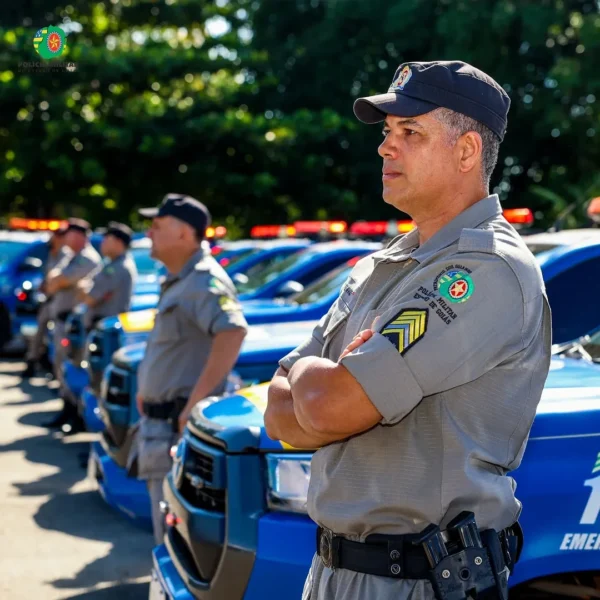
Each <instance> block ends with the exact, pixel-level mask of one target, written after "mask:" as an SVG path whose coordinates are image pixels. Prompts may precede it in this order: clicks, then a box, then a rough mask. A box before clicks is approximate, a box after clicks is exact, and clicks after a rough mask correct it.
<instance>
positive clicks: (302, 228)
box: [294, 221, 348, 233]
mask: <svg viewBox="0 0 600 600" xmlns="http://www.w3.org/2000/svg"><path fill="white" fill-rule="evenodd" d="M294 227H295V228H296V233H344V232H346V231H347V229H348V223H346V221H296V222H295V223H294Z"/></svg>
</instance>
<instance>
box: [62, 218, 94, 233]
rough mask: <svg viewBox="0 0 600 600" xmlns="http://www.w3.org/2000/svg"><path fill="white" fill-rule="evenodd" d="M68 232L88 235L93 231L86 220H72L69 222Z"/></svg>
mask: <svg viewBox="0 0 600 600" xmlns="http://www.w3.org/2000/svg"><path fill="white" fill-rule="evenodd" d="M66 231H79V232H80V233H85V234H88V233H90V232H91V231H92V226H91V225H90V224H89V223H88V222H87V221H85V220H84V219H76V218H71V219H69V220H68V225H67V230H66ZM65 233H66V232H65Z"/></svg>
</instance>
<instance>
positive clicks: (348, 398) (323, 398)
mask: <svg viewBox="0 0 600 600" xmlns="http://www.w3.org/2000/svg"><path fill="white" fill-rule="evenodd" d="M371 336H372V332H371V331H370V330H367V331H363V332H361V333H359V334H358V335H357V336H356V337H355V338H354V340H352V342H351V343H350V344H349V345H348V347H347V348H346V349H345V350H344V352H343V353H342V354H341V356H340V358H339V361H341V360H342V359H343V358H344V357H345V356H346V355H347V354H349V353H350V352H352V351H353V350H355V349H356V348H358V347H359V346H360V345H362V344H363V343H364V342H365V341H367V340H368V339H369V338H370V337H371ZM339 361H338V362H337V363H336V362H333V361H331V360H328V359H325V358H319V357H316V356H308V357H305V358H301V359H299V360H298V361H297V362H296V363H295V364H294V366H293V367H292V368H291V369H290V370H289V371H286V370H285V369H284V368H283V367H279V369H278V370H277V372H276V373H275V376H274V377H273V379H272V381H271V385H270V386H269V396H268V405H267V410H266V412H265V428H266V430H267V434H268V435H269V437H270V438H272V439H278V440H281V441H284V442H287V443H288V444H290V445H292V446H294V447H296V448H320V447H321V446H325V445H327V444H331V443H333V442H337V441H339V440H344V439H347V438H349V437H350V436H352V435H356V434H359V433H362V432H363V431H366V430H368V429H371V428H372V427H374V426H375V425H376V424H377V423H379V421H381V418H382V416H381V414H380V413H379V411H378V410H377V409H376V408H375V406H374V405H373V404H372V402H371V401H370V400H369V398H368V396H367V395H366V394H365V392H364V390H363V388H362V387H361V386H360V384H359V383H358V381H357V380H356V379H355V378H354V377H353V376H352V375H351V374H350V372H349V371H348V370H347V369H346V368H345V367H344V366H343V365H341V364H340V362H339Z"/></svg>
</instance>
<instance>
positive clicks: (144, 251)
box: [131, 248, 161, 275]
mask: <svg viewBox="0 0 600 600" xmlns="http://www.w3.org/2000/svg"><path fill="white" fill-rule="evenodd" d="M131 255H132V257H133V260H134V261H135V266H136V267H137V272H138V275H154V274H156V273H158V271H159V269H160V267H161V263H160V262H159V261H157V260H154V259H153V258H152V257H151V256H150V248H132V249H131Z"/></svg>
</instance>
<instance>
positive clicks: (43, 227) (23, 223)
mask: <svg viewBox="0 0 600 600" xmlns="http://www.w3.org/2000/svg"><path fill="white" fill-rule="evenodd" d="M66 225H67V222H66V221H61V220H58V219H25V218H22V217H12V218H11V219H9V221H8V227H9V229H27V230H28V231H56V230H57V229H60V228H61V227H63V226H65V227H66Z"/></svg>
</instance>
